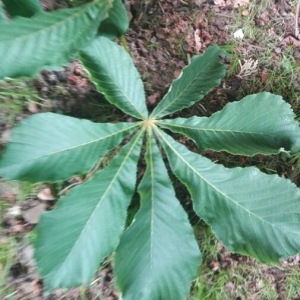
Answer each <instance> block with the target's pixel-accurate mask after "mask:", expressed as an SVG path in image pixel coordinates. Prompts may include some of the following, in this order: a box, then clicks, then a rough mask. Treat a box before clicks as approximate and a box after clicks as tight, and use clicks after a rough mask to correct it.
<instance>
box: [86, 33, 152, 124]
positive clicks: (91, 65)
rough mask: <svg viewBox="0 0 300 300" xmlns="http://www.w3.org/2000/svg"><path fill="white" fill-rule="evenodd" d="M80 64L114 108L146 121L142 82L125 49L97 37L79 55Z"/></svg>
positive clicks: (146, 114) (146, 112) (146, 111)
mask: <svg viewBox="0 0 300 300" xmlns="http://www.w3.org/2000/svg"><path fill="white" fill-rule="evenodd" d="M80 60H81V62H82V63H83V65H84V67H85V68H86V70H87V71H88V72H89V74H90V77H91V80H92V81H93V82H94V83H95V84H96V87H97V90H98V92H100V93H102V94H103V95H104V96H105V98H106V99H107V100H108V101H109V102H110V103H111V104H114V105H115V106H117V107H118V108H119V109H121V110H122V111H123V112H125V113H126V114H129V115H131V116H133V117H135V118H138V119H146V118H147V116H148V110H147V107H146V101H145V92H144V87H143V83H142V80H141V78H140V76H139V73H138V71H137V70H136V68H135V66H134V65H133V62H132V59H131V57H130V56H129V54H128V53H127V52H126V51H124V49H123V48H121V47H120V46H118V45H117V44H116V43H114V42H112V41H110V40H109V39H107V38H105V37H98V38H97V39H95V40H94V41H93V42H92V43H91V44H90V45H89V46H87V47H86V48H85V49H83V50H82V51H81V52H80Z"/></svg>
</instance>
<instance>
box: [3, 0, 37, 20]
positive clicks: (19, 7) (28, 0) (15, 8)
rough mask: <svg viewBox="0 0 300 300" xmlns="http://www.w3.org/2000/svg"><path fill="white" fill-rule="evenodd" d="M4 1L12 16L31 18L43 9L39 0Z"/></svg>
mask: <svg viewBox="0 0 300 300" xmlns="http://www.w3.org/2000/svg"><path fill="white" fill-rule="evenodd" d="M2 2H3V4H4V6H5V9H6V11H7V12H8V13H9V15H10V16H11V17H17V16H21V17H26V18H30V17H32V16H33V15H34V14H35V13H37V12H41V11H42V10H43V8H42V6H41V4H40V2H39V1H38V0H2Z"/></svg>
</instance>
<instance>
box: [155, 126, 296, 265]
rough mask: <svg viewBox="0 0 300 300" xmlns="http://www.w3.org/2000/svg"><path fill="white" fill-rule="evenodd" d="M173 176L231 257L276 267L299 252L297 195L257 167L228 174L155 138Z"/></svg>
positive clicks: (167, 139) (173, 143) (164, 138)
mask: <svg viewBox="0 0 300 300" xmlns="http://www.w3.org/2000/svg"><path fill="white" fill-rule="evenodd" d="M158 135H159V138H160V141H161V142H162V145H163V148H164V150H165V151H166V153H167V156H168V160H169V162H170V166H171V169H172V171H173V172H174V173H175V175H176V176H177V177H178V178H179V179H180V180H181V181H182V182H183V183H184V184H185V186H186V187H187V189H188V190H189V192H190V194H191V196H192V199H193V201H194V209H195V212H196V213H197V214H198V215H199V217H201V218H202V219H203V220H204V221H205V222H206V223H207V224H209V225H211V227H212V230H213V232H214V233H215V234H216V236H217V238H218V239H219V240H221V241H222V243H223V244H224V245H225V246H226V247H228V248H229V249H230V250H231V251H232V252H237V253H241V254H246V255H251V256H252V257H255V258H257V259H258V260H260V261H261V262H264V263H271V262H277V261H278V260H279V259H283V258H286V257H288V256H291V255H294V254H295V253H297V252H298V251H299V249H300V231H299V227H300V191H299V189H297V187H296V186H295V185H294V184H293V183H291V182H290V181H288V180H285V179H283V178H280V177H279V176H277V175H266V174H264V173H261V172H260V171H259V170H258V169H257V168H253V167H249V168H244V169H243V168H233V169H228V168H225V167H223V166H222V165H217V164H214V163H213V162H211V161H210V160H209V159H207V158H205V157H202V156H200V155H198V154H196V153H193V152H191V151H189V150H188V149H187V148H186V147H185V146H183V145H181V144H179V143H178V142H176V141H174V140H173V139H172V138H171V137H170V136H168V135H167V134H165V133H163V132H161V131H160V132H159V133H158Z"/></svg>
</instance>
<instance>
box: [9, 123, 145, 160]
mask: <svg viewBox="0 0 300 300" xmlns="http://www.w3.org/2000/svg"><path fill="white" fill-rule="evenodd" d="M139 124H140V123H137V124H134V125H133V126H132V127H128V128H124V129H122V130H120V131H117V132H114V133H112V134H109V135H106V136H105V137H101V138H99V139H96V140H93V141H90V142H87V143H84V144H80V145H77V146H74V147H70V148H66V149H63V150H61V151H56V152H51V153H48V154H45V155H41V156H39V157H35V158H32V159H28V160H26V161H21V162H20V163H17V164H12V165H11V164H10V165H9V166H18V165H22V164H23V163H24V162H26V163H28V162H32V161H36V160H39V159H42V158H44V157H48V156H51V155H57V154H61V153H63V152H66V151H70V150H73V149H76V148H81V147H84V146H87V145H89V144H93V143H97V142H99V141H101V140H104V139H107V138H110V137H112V136H114V135H117V134H120V133H122V132H124V131H127V130H128V131H129V130H131V129H133V128H134V127H137V126H139ZM12 143H16V144H19V142H13V141H12Z"/></svg>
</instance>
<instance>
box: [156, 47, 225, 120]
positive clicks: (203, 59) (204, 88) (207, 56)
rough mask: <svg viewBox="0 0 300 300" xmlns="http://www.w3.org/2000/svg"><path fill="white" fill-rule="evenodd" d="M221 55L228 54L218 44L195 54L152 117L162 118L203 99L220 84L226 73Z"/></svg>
mask: <svg viewBox="0 0 300 300" xmlns="http://www.w3.org/2000/svg"><path fill="white" fill-rule="evenodd" d="M220 55H226V53H225V52H224V51H223V50H221V49H220V48H219V47H218V46H213V47H209V48H208V49H207V50H206V51H205V53H204V54H202V55H200V56H194V57H193V58H192V61H191V63H190V64H189V65H188V66H186V67H184V68H183V70H182V72H181V74H180V75H179V77H178V78H177V79H176V80H174V81H173V83H172V85H171V86H170V89H169V91H168V93H167V94H166V95H165V96H164V98H163V99H162V100H161V101H160V103H159V104H158V105H157V106H156V107H155V109H154V110H153V112H152V114H151V118H153V119H157V118H162V117H164V116H166V115H169V114H171V113H174V112H176V111H178V110H181V109H183V108H185V107H189V106H191V105H192V104H194V103H195V102H196V101H198V100H201V99H202V98H203V96H204V95H206V94H207V93H208V92H209V91H210V90H211V89H212V88H214V87H216V86H218V85H219V84H220V82H221V78H222V77H223V76H224V75H225V68H224V66H223V64H221V62H220Z"/></svg>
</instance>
